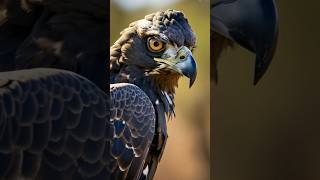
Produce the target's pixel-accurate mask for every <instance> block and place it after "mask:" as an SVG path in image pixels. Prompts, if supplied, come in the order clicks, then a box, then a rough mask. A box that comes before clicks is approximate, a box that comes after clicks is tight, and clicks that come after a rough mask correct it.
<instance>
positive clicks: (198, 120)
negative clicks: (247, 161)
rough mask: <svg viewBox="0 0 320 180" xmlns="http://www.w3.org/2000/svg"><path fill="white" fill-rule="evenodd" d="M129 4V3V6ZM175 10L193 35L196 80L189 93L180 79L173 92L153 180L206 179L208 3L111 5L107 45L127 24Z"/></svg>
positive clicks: (207, 145) (208, 98)
mask: <svg viewBox="0 0 320 180" xmlns="http://www.w3.org/2000/svg"><path fill="white" fill-rule="evenodd" d="M132 3H133V2H132ZM165 9H176V10H180V11H183V12H184V13H185V15H186V16H187V18H188V20H189V23H190V24H191V27H192V29H193V31H194V32H195V33H196V35H197V48H196V49H195V51H194V57H195V59H196V61H197V66H198V76H197V80H196V82H195V84H194V86H193V87H192V88H191V89H189V87H188V83H189V81H188V80H187V79H185V78H182V79H181V80H180V82H179V88H178V89H177V92H176V94H177V95H176V101H175V102H176V116H177V117H176V118H174V119H173V120H172V121H169V122H168V128H169V140H168V144H167V147H166V150H165V153H164V156H163V160H162V161H161V163H160V166H159V169H158V172H157V176H156V178H155V179H159V180H161V179H163V180H164V179H166V180H177V179H184V180H195V179H197V180H206V179H209V159H210V158H209V148H210V146H209V142H210V140H209V137H210V108H209V107H210V83H209V82H210V17H209V14H210V10H209V1H208V0H200V1H196V0H182V1H180V2H178V3H176V4H173V5H170V6H168V7H165V8H161V9H157V8H156V7H155V8H154V9H146V8H145V9H138V10H135V11H125V10H123V9H121V8H120V7H119V6H118V5H117V4H115V3H114V1H111V14H110V28H111V29H110V30H111V31H110V43H111V44H110V45H112V44H113V43H114V42H115V41H116V40H117V38H119V33H120V32H121V31H122V30H123V29H124V28H126V27H128V25H129V23H130V22H133V21H136V20H139V19H142V18H143V17H144V16H145V15H147V14H150V13H152V12H155V11H157V10H165Z"/></svg>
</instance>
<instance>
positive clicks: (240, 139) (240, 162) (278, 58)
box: [211, 0, 320, 180]
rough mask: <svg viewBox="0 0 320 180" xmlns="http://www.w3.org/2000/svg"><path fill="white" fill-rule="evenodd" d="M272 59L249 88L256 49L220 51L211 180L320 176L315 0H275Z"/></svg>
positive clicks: (314, 179)
mask: <svg viewBox="0 0 320 180" xmlns="http://www.w3.org/2000/svg"><path fill="white" fill-rule="evenodd" d="M277 3H278V9H279V17H280V34H279V43H278V48H277V52H276V55H275V58H274V60H273V62H272V64H271V66H270V68H269V70H268V71H267V73H266V74H265V76H264V77H263V79H262V80H261V81H260V82H259V84H258V85H257V86H256V87H254V86H253V85H252V82H253V71H254V56H253V54H251V53H249V52H248V51H246V50H245V49H243V48H241V47H236V48H235V49H234V50H229V51H227V52H226V53H224V55H223V58H222V59H221V61H220V64H219V70H220V72H219V75H220V76H219V83H218V85H217V86H216V85H212V92H213V93H212V109H213V111H212V115H213V116H212V121H211V122H212V129H211V130H212V142H213V143H212V147H213V151H212V152H213V166H212V170H213V176H212V177H213V179H214V180H293V179H299V180H319V179H320V146H319V144H320V123H319V122H320V58H319V55H320V45H319V40H320V35H319V33H320V21H319V18H320V9H319V7H320V3H319V2H318V1H312V2H311V1H297V0H291V1H284V0H282V1H281V0H278V1H277Z"/></svg>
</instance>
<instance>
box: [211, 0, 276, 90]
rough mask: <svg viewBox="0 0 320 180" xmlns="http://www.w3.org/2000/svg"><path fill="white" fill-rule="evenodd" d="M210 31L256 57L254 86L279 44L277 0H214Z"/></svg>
mask: <svg viewBox="0 0 320 180" xmlns="http://www.w3.org/2000/svg"><path fill="white" fill-rule="evenodd" d="M211 30H213V31H214V32H217V33H218V34H220V35H222V36H224V37H226V38H228V39H230V40H233V41H235V42H237V43H238V44H240V45H241V46H243V47H244V48H246V49H248V50H250V51H252V52H254V53H255V54H256V64H255V76H254V84H257V83H258V81H259V80H260V79H261V77H262V76H263V74H264V73H265V72H266V70H267V68H268V66H269V64H270V62H271V60H272V58H273V55H274V51H275V49H276V45H277V37H278V14H277V9H276V6H275V1H274V0H231V1H230V0H213V3H211Z"/></svg>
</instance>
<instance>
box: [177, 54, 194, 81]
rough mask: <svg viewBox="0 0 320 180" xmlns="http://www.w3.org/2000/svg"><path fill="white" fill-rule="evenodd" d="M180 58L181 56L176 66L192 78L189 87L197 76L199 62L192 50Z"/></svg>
mask: <svg viewBox="0 0 320 180" xmlns="http://www.w3.org/2000/svg"><path fill="white" fill-rule="evenodd" d="M178 58H180V60H181V61H180V62H178V63H177V64H176V65H175V67H176V68H177V69H178V70H179V71H181V73H182V74H183V75H185V76H186V77H188V78H189V79H190V83H189V87H191V86H192V85H193V83H194V81H195V80H196V77H197V64H196V62H195V60H194V59H193V56H192V53H191V52H190V53H189V54H188V55H187V56H185V55H181V56H180V57H178Z"/></svg>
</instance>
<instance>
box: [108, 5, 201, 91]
mask: <svg viewBox="0 0 320 180" xmlns="http://www.w3.org/2000/svg"><path fill="white" fill-rule="evenodd" d="M120 35H121V36H120V38H119V39H118V40H117V41H116V42H115V43H114V45H113V46H112V47H111V48H110V70H111V73H116V74H118V76H113V75H111V77H114V78H115V79H114V81H117V82H130V83H135V84H137V83H138V81H141V78H147V79H149V80H150V83H152V84H154V85H155V86H156V87H158V88H159V89H160V90H162V91H165V92H168V93H174V90H175V87H177V84H178V80H179V78H180V77H181V76H186V77H188V78H189V79H190V87H191V86H192V84H193V83H194V81H195V79H196V75H197V67H196V62H195V60H194V58H193V55H192V50H193V48H194V47H195V44H196V36H195V34H194V32H193V31H192V29H191V27H190V25H189V23H188V20H187V18H186V17H185V16H184V14H183V13H182V12H180V11H176V10H166V11H158V12H156V13H153V14H150V15H147V16H145V18H144V19H141V20H138V21H135V22H133V23H131V24H130V25H129V27H128V28H126V29H124V30H123V31H122V32H121V33H120ZM111 81H112V80H111Z"/></svg>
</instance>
